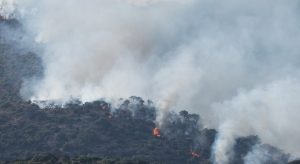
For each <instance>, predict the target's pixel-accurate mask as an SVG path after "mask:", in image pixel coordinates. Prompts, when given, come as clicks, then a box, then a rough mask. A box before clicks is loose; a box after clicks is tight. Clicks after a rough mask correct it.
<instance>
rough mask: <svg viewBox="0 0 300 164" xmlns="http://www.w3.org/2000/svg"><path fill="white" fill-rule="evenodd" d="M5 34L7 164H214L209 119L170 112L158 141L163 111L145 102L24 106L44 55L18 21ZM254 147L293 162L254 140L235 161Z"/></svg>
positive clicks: (2, 77)
mask: <svg viewBox="0 0 300 164" xmlns="http://www.w3.org/2000/svg"><path fill="white" fill-rule="evenodd" d="M0 34H2V35H0V52H1V53H0V160H1V161H2V163H20V162H21V163H22V162H24V163H27V162H28V163H30V162H32V163H34V162H42V163H45V162H48V163H58V162H61V163H71V161H73V162H74V161H75V162H78V163H97V162H98V163H126V161H127V163H170V164H176V163H178V164H182V163H203V164H205V163H211V162H210V161H211V158H212V155H211V152H212V149H213V143H214V141H215V138H216V136H217V134H218V132H217V131H216V130H214V129H206V128H203V125H202V122H201V116H199V115H197V114H192V113H189V112H188V111H185V110H183V111H181V112H179V113H176V112H172V111H169V112H167V113H166V115H165V118H164V121H163V124H162V126H161V127H159V128H160V129H159V134H154V135H153V129H155V128H156V127H157V125H156V121H155V120H156V117H157V114H158V113H157V109H156V108H155V106H154V105H153V103H152V102H151V101H144V100H143V99H142V98H139V97H131V98H128V99H124V100H120V102H122V103H121V105H120V106H118V107H112V105H111V104H109V103H108V102H105V101H104V100H99V101H94V102H88V103H82V102H80V101H78V100H74V101H73V102H70V103H69V104H66V105H65V106H63V107H60V106H55V105H48V106H47V107H46V108H44V109H41V108H40V107H39V106H38V105H36V104H35V103H32V102H27V101H23V100H22V98H21V97H20V96H19V95H20V88H21V85H22V81H23V80H24V79H26V78H29V77H31V76H32V75H38V76H40V75H41V74H42V73H41V72H42V71H41V70H42V66H41V64H40V63H41V62H40V59H39V57H38V56H37V55H36V53H37V52H38V50H34V51H33V50H32V49H27V48H25V47H26V46H25V45H26V43H28V41H30V39H28V38H26V37H24V36H23V35H22V28H21V25H20V24H19V23H18V21H16V20H1V21H0ZM7 36H10V37H7ZM39 103H43V102H39ZM254 146H259V147H260V148H262V149H263V150H266V153H267V155H269V156H271V157H272V158H269V159H268V160H267V161H266V163H272V164H277V163H278V164H283V163H287V161H288V158H289V155H288V154H285V153H283V152H282V151H280V150H279V149H277V148H275V147H272V146H270V145H265V144H263V143H261V142H260V139H259V137H258V136H248V137H242V138H238V139H236V143H235V146H234V152H235V154H234V156H233V159H231V163H233V164H240V163H243V161H244V157H245V156H246V155H247V154H248V153H250V152H251V151H252V149H253V147H254ZM22 160H23V161H22Z"/></svg>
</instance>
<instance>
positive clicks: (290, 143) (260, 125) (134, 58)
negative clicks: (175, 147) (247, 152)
mask: <svg viewBox="0 0 300 164" xmlns="http://www.w3.org/2000/svg"><path fill="white" fill-rule="evenodd" d="M15 3H16V6H17V8H18V9H19V10H18V12H19V13H20V15H21V17H22V20H24V22H25V24H26V27H27V28H28V29H29V30H31V32H32V33H33V34H36V41H37V42H38V43H40V44H41V45H42V46H44V49H45V53H44V54H42V55H41V57H42V58H43V61H44V65H45V71H44V77H43V78H42V79H41V80H37V81H32V82H30V83H28V84H26V85H24V88H23V90H22V95H23V96H24V97H26V98H27V99H31V100H60V101H68V100H69V99H70V98H78V99H81V100H82V101H92V100H96V99H99V98H107V99H111V100H113V99H118V98H121V97H122V98H126V97H130V96H132V95H136V96H141V97H143V98H146V99H151V100H153V101H154V102H157V103H158V106H159V107H160V109H162V111H163V110H168V109H170V108H171V109H174V110H179V109H186V108H188V109H191V110H193V112H197V113H199V114H200V115H201V117H202V118H203V122H204V124H205V125H206V126H207V127H210V128H216V129H218V130H219V134H218V138H217V141H216V143H215V146H214V152H213V154H214V157H213V159H214V161H215V163H228V161H229V159H230V156H231V155H232V151H231V149H232V146H233V144H234V138H236V137H238V136H245V135H249V134H258V135H259V136H260V137H261V139H262V142H264V143H268V144H272V145H274V146H278V147H279V148H280V149H283V150H284V151H286V152H288V153H291V154H293V155H294V156H300V150H299V147H300V144H299V142H298V139H299V138H300V130H299V128H297V125H299V124H300V115H299V113H300V111H299V107H300V103H299V102H300V101H299V100H298V99H299V98H300V86H299V84H300V83H299V82H300V76H299V72H300V71H299V68H300V63H299V61H300V54H299V53H300V47H299V43H300V28H299V27H300V19H299V18H300V12H299V11H300V10H299V9H300V3H299V1H296V0H290V1H283V0H263V1H259V0H243V1H238V0H228V1H217V0H186V1H184V0H172V1H171V0H128V1H125V0H90V1H88V2H87V1H83V0H65V1H59V0H44V1H37V0H22V1H21V0H20V1H17V0H16V1H15ZM287 137H288V139H287Z"/></svg>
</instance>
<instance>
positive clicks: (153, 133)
mask: <svg viewBox="0 0 300 164" xmlns="http://www.w3.org/2000/svg"><path fill="white" fill-rule="evenodd" d="M152 135H153V136H155V137H160V130H159V129H158V128H154V129H153V130H152Z"/></svg>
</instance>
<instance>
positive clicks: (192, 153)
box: [191, 151, 200, 158]
mask: <svg viewBox="0 0 300 164" xmlns="http://www.w3.org/2000/svg"><path fill="white" fill-rule="evenodd" d="M191 155H192V156H193V157H195V158H200V154H199V153H197V152H195V151H191Z"/></svg>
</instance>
